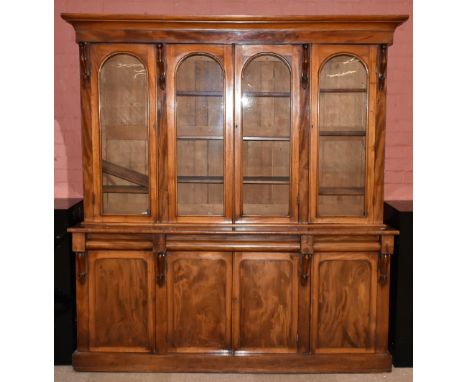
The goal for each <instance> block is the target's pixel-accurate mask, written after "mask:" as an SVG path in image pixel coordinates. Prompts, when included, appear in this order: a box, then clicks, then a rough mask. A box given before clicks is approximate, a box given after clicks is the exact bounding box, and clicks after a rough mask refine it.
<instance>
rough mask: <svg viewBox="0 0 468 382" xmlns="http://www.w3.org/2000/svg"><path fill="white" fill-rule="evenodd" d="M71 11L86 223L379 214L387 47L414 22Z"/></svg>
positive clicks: (358, 219)
mask: <svg viewBox="0 0 468 382" xmlns="http://www.w3.org/2000/svg"><path fill="white" fill-rule="evenodd" d="M63 17H64V18H65V19H66V20H67V21H69V22H70V23H71V24H73V26H74V27H75V30H76V32H77V39H78V41H79V45H80V64H81V67H80V69H81V111H82V129H83V139H82V144H83V178H84V206H85V221H86V222H92V223H171V224H172V223H216V224H223V223H224V224H228V223H229V224H236V223H238V224H250V223H259V224H269V223H280V224H307V223H347V224H349V223H350V224H382V210H383V170H384V167H383V161H384V138H385V97H386V83H385V81H386V80H385V78H386V75H385V71H386V60H387V46H388V44H390V43H391V42H392V36H393V31H394V29H395V28H396V26H397V25H399V24H400V23H402V22H403V21H404V20H405V19H406V17H403V16H354V17H345V16H333V17H332V16H326V17H325V16H323V17H308V16H307V17H305V16H304V17H300V16H298V17H234V16H233V17H213V18H208V17H194V18H187V17H179V18H171V17H166V16H161V17H159V16H158V17H151V16H111V15H107V16H93V15H63ZM331 32H333V33H331Z"/></svg>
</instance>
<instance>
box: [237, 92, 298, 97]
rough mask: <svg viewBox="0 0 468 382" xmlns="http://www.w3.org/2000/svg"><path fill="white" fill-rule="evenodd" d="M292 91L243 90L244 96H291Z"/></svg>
mask: <svg viewBox="0 0 468 382" xmlns="http://www.w3.org/2000/svg"><path fill="white" fill-rule="evenodd" d="M290 96H291V93H290V92H243V93H242V97H278V98H286V97H288V98H289V97H290Z"/></svg>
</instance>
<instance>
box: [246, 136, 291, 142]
mask: <svg viewBox="0 0 468 382" xmlns="http://www.w3.org/2000/svg"><path fill="white" fill-rule="evenodd" d="M242 139H243V140H244V141H278V142H288V141H289V137H267V136H256V137H253V136H248V137H243V138H242Z"/></svg>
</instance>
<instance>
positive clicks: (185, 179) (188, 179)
mask: <svg viewBox="0 0 468 382" xmlns="http://www.w3.org/2000/svg"><path fill="white" fill-rule="evenodd" d="M177 182H178V183H211V184H223V183H224V177H222V176H210V175H208V176H197V175H195V176H178V177H177Z"/></svg>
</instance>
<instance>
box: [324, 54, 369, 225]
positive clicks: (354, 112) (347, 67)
mask: <svg viewBox="0 0 468 382" xmlns="http://www.w3.org/2000/svg"><path fill="white" fill-rule="evenodd" d="M319 87H320V96H319V134H320V141H319V142H320V143H319V174H318V182H319V187H318V206H317V207H318V211H317V212H318V215H319V216H364V215H365V198H364V196H365V169H366V135H367V96H368V95H367V71H366V68H365V67H364V65H363V64H362V62H361V61H360V60H359V59H357V58H356V57H354V56H349V55H340V56H335V57H333V58H331V59H329V60H328V61H327V62H326V63H325V64H324V65H323V67H322V70H321V72H320V85H319Z"/></svg>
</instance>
